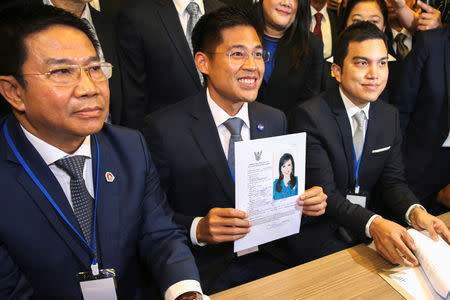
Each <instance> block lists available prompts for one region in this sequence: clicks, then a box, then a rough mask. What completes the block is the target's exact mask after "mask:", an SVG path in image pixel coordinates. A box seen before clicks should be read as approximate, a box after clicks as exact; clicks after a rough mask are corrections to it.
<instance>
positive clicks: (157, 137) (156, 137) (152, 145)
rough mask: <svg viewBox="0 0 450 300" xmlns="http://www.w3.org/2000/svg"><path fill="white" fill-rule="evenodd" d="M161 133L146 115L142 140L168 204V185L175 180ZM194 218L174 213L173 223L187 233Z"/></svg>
mask: <svg viewBox="0 0 450 300" xmlns="http://www.w3.org/2000/svg"><path fill="white" fill-rule="evenodd" d="M166 129H167V128H166ZM163 132H164V129H163V128H159V127H158V126H157V122H155V120H154V118H153V117H152V116H151V115H148V116H147V117H146V118H145V120H144V127H143V134H144V138H145V140H146V142H147V145H148V147H149V149H150V153H151V155H152V159H153V161H154V163H155V165H156V168H157V170H158V173H159V178H160V181H161V186H162V188H163V190H164V191H165V193H166V194H167V195H168V196H169V203H170V188H171V186H170V184H171V183H173V182H176V180H175V179H172V176H173V174H172V172H171V166H170V164H171V159H170V157H168V156H167V153H168V151H166V148H165V141H164V134H163ZM180 151H183V148H182V145H180ZM195 217H197V216H186V215H184V214H180V213H178V212H175V221H176V222H177V223H178V224H181V225H182V226H183V227H184V228H185V229H186V230H188V232H189V230H190V227H191V224H192V221H193V220H194V218H195Z"/></svg>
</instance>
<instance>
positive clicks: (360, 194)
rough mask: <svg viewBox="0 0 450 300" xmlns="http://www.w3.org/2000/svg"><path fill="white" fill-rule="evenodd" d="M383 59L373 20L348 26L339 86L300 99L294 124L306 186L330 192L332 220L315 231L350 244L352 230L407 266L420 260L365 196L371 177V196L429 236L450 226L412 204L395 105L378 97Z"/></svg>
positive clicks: (339, 59)
mask: <svg viewBox="0 0 450 300" xmlns="http://www.w3.org/2000/svg"><path fill="white" fill-rule="evenodd" d="M387 59H388V53H387V43H386V37H385V35H384V34H383V33H382V32H381V31H380V30H379V29H378V28H377V27H376V26H375V25H373V24H371V23H368V22H361V23H358V24H354V25H352V26H350V27H348V28H347V29H346V30H345V31H344V33H343V34H342V35H341V36H340V41H339V42H338V46H337V48H336V52H335V59H334V63H333V65H332V70H333V72H334V74H335V76H336V80H337V81H338V82H339V87H338V88H336V89H335V90H333V91H328V92H325V93H323V94H321V95H319V96H318V97H316V98H313V99H311V100H309V101H308V102H306V103H304V104H302V105H301V106H300V107H299V108H298V109H297V110H296V111H295V114H294V118H293V120H292V121H293V122H292V130H293V131H294V132H303V131H306V132H307V134H308V137H307V154H306V162H307V171H306V176H307V178H306V184H307V186H311V185H320V186H323V188H324V191H325V193H326V194H327V195H328V207H327V211H326V214H325V215H324V216H323V218H322V223H328V224H330V225H329V226H326V227H322V228H321V230H317V232H316V237H321V238H322V239H336V238H340V236H342V239H343V240H344V241H346V242H347V245H348V246H350V245H352V241H351V240H352V236H351V235H352V234H354V235H356V239H358V238H359V240H366V239H368V238H373V240H374V242H375V246H376V248H377V251H378V252H379V253H380V254H381V255H382V256H383V257H384V258H386V259H387V260H389V261H390V262H392V263H396V264H403V265H406V266H412V265H416V264H417V263H418V262H417V259H416V257H415V256H414V255H413V253H412V250H414V249H415V247H414V243H413V240H412V238H411V237H410V236H409V234H408V233H407V231H406V229H405V228H404V227H403V226H401V225H399V224H397V223H394V222H392V221H389V220H387V219H384V218H383V217H381V216H379V215H376V214H375V213H374V212H372V210H371V209H373V208H374V207H376V206H377V203H375V202H377V201H375V198H371V197H370V196H371V193H372V192H373V190H374V188H375V186H376V185H378V187H379V188H380V190H381V197H380V198H377V200H378V201H382V202H383V203H384V204H385V205H386V206H387V207H388V208H389V209H390V212H392V213H393V214H394V215H395V216H396V217H398V218H401V219H402V220H404V221H406V222H407V223H409V225H412V226H413V227H414V228H416V229H420V230H422V229H427V230H428V231H429V232H430V234H431V237H432V238H433V239H437V236H438V234H439V235H441V236H443V237H445V238H446V239H447V241H448V240H449V238H450V233H449V230H448V228H447V227H446V226H445V225H444V223H443V222H442V221H440V220H439V219H437V218H436V217H434V216H432V215H430V214H428V213H427V212H426V211H425V210H424V209H423V208H422V207H421V206H420V205H418V203H419V202H418V201H417V199H416V197H415V196H414V194H413V193H412V192H411V191H410V190H409V188H408V185H407V184H406V181H405V179H404V174H403V165H402V156H401V131H400V126H399V118H398V112H397V110H396V109H394V108H393V107H391V106H390V105H388V104H385V103H383V102H382V101H377V99H378V97H379V95H380V94H381V92H382V91H383V89H384V87H385V86H386V81H387V77H388V67H387ZM339 226H341V227H339ZM309 229H310V230H312V231H313V230H316V229H319V227H315V228H309ZM349 231H350V232H349ZM303 232H305V230H304V231H303ZM337 233H340V234H339V235H338V234H337Z"/></svg>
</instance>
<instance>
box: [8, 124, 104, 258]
mask: <svg viewBox="0 0 450 300" xmlns="http://www.w3.org/2000/svg"><path fill="white" fill-rule="evenodd" d="M3 133H4V134H5V138H6V141H7V142H8V144H9V147H10V148H11V150H12V151H13V152H14V155H15V156H16V157H17V159H18V160H19V162H20V164H21V165H22V167H23V168H24V169H25V171H26V172H27V173H28V175H29V176H30V178H31V179H32V180H33V181H34V183H35V184H36V185H37V187H38V188H39V189H40V190H41V192H42V193H43V194H44V195H45V197H47V199H48V201H49V202H50V203H51V204H52V206H53V207H54V208H55V209H56V211H57V212H58V213H59V215H60V216H61V218H63V220H64V221H65V222H66V223H67V224H68V225H69V226H70V228H72V230H73V231H74V232H75V233H76V234H77V235H78V237H79V238H80V239H81V240H82V241H83V242H84V243H85V244H86V245H87V246H88V247H89V249H90V250H91V252H92V254H93V255H94V259H93V260H92V265H97V258H96V257H95V230H96V228H95V227H96V223H97V222H96V220H97V195H98V173H99V170H100V148H99V146H98V141H97V137H96V136H95V134H93V137H94V139H95V144H96V146H97V176H96V177H97V178H96V187H95V208H94V230H93V233H92V244H91V246H89V245H88V243H87V242H86V240H85V239H84V238H83V236H82V235H81V234H80V233H79V232H78V231H77V230H76V229H75V227H73V225H72V224H71V223H70V222H69V220H68V219H67V218H66V216H65V215H64V214H63V212H62V211H61V209H60V208H59V207H58V205H57V204H56V202H55V201H54V200H53V198H52V196H50V194H49V193H48V192H47V190H46V189H45V187H44V186H43V185H42V184H41V182H40V181H39V179H37V177H36V176H35V175H34V173H33V171H31V169H30V167H28V164H27V163H26V162H25V160H24V159H23V158H22V155H21V154H20V153H19V151H18V150H17V148H16V146H15V145H14V142H13V141H12V139H11V137H10V136H9V132H8V128H6V122H5V124H4V125H3Z"/></svg>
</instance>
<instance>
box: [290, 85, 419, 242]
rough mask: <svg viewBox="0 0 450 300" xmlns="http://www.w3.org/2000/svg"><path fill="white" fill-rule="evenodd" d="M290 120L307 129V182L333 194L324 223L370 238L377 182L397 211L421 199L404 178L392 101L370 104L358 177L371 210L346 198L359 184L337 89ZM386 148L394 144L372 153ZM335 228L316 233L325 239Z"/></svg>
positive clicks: (306, 105)
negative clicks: (368, 228)
mask: <svg viewBox="0 0 450 300" xmlns="http://www.w3.org/2000/svg"><path fill="white" fill-rule="evenodd" d="M290 125H291V127H290V130H291V131H293V132H303V131H305V132H307V151H306V168H307V170H306V176H307V177H306V186H307V187H311V186H315V185H318V186H321V187H323V189H324V192H325V193H326V194H327V195H328V200H327V202H328V206H327V209H326V212H325V216H324V217H321V218H322V221H323V222H330V223H332V222H335V223H337V224H339V225H341V226H345V227H347V228H348V229H350V230H351V231H353V232H354V233H355V234H357V235H358V236H359V237H360V238H361V239H365V225H366V223H367V221H368V220H369V219H370V217H371V216H372V215H373V213H372V212H371V211H370V210H369V209H371V208H372V207H374V206H376V203H373V202H375V201H371V198H370V193H371V192H372V191H373V189H374V187H375V185H376V184H377V185H379V186H380V188H381V191H382V199H383V201H384V202H385V203H386V204H387V206H388V207H389V209H390V210H391V211H392V212H393V213H394V214H395V215H397V216H402V215H404V214H405V213H406V211H407V209H408V208H409V207H410V205H412V204H414V203H416V201H417V200H416V198H415V197H414V195H413V194H412V192H411V191H410V190H409V189H408V186H407V184H406V183H405V180H404V174H403V165H402V156H401V132H400V126H399V119H398V113H397V110H396V109H394V108H393V107H391V106H390V105H388V104H385V103H383V102H380V101H376V102H373V103H371V105H370V110H369V121H368V128H367V132H366V140H365V145H364V152H363V155H362V160H361V166H360V170H359V180H358V181H359V185H360V187H361V190H362V191H366V192H367V193H369V198H368V200H367V205H366V207H367V209H366V208H363V207H361V206H359V205H355V204H352V203H350V202H349V201H348V200H346V197H345V196H346V194H347V193H348V191H349V190H351V189H353V188H354V186H355V167H354V154H353V140H352V133H351V127H350V122H349V120H348V116H347V112H346V110H345V107H344V103H343V102H342V99H341V97H340V95H339V92H338V89H335V90H333V91H330V92H326V93H323V94H320V95H319V96H318V97H316V98H314V99H311V100H309V101H307V102H305V103H304V104H302V105H300V106H299V108H298V109H297V110H296V111H295V113H294V115H293V119H292V123H291V124H290ZM386 147H390V148H389V149H386V150H384V151H382V150H381V151H380V152H375V153H374V152H373V151H374V150H378V149H383V148H386ZM402 218H403V219H404V217H402ZM311 230H314V228H311ZM332 230H336V226H334V227H333V226H330V227H329V228H328V232H326V230H322V231H321V232H318V233H317V237H322V238H326V236H327V235H330V234H331V233H332V232H331V231H332Z"/></svg>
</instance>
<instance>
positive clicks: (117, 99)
mask: <svg viewBox="0 0 450 300" xmlns="http://www.w3.org/2000/svg"><path fill="white" fill-rule="evenodd" d="M87 2H90V1H85V0H72V1H61V0H59V1H56V0H55V1H54V2H51V0H5V1H2V4H1V5H0V10H1V9H2V8H4V7H9V6H13V5H19V4H21V5H30V4H31V5H33V4H34V5H37V4H47V5H54V6H56V7H58V8H61V9H64V10H66V11H68V12H70V13H73V14H74V15H76V16H77V17H79V18H81V19H83V20H86V21H85V22H89V24H90V26H91V27H92V29H93V30H94V32H95V35H96V38H97V39H98V41H99V43H100V48H101V56H103V57H101V58H102V59H104V60H106V61H109V62H110V63H111V64H112V65H113V67H114V69H113V76H112V77H111V78H110V79H109V86H110V89H111V97H110V116H109V117H110V122H111V123H113V124H120V118H121V114H122V100H121V87H120V86H121V79H120V69H119V63H118V59H117V54H116V43H115V36H114V32H115V31H114V24H113V22H114V16H113V14H112V13H106V12H104V11H102V12H99V11H97V10H96V9H93V8H92V7H90V6H89V5H88V3H87ZM101 3H102V2H101ZM105 4H106V3H105ZM3 103H6V102H5V101H3ZM6 105H7V104H6ZM2 111H4V109H2V108H0V113H1V112H2ZM9 111H10V109H9V106H8V110H7V111H6V112H7V113H8V112H9Z"/></svg>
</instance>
